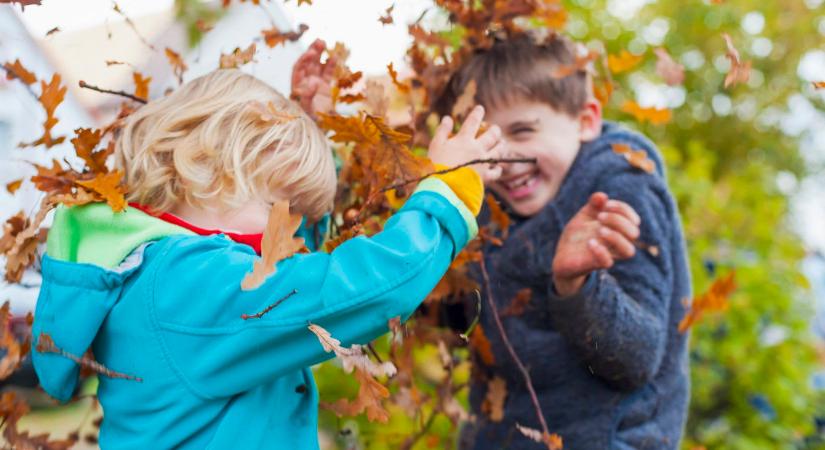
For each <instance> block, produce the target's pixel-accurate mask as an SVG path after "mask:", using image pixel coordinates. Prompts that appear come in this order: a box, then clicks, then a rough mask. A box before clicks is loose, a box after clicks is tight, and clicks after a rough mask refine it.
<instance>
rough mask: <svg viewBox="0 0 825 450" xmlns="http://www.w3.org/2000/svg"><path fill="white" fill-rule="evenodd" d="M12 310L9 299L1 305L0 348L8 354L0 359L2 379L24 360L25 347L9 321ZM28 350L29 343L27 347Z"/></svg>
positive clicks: (0, 375)
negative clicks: (16, 336)
mask: <svg viewBox="0 0 825 450" xmlns="http://www.w3.org/2000/svg"><path fill="white" fill-rule="evenodd" d="M10 320H11V312H10V311H9V302H8V300H7V301H6V302H5V303H3V306H2V307H0V348H3V349H5V352H6V355H5V356H3V358H2V359H0V380H5V379H6V378H8V377H9V375H11V374H12V373H14V371H15V370H17V368H18V367H20V363H21V362H22V357H23V347H21V346H20V343H19V342H17V339H15V338H14V334H13V333H12V330H11V325H10V323H9V321H10ZM25 349H26V350H28V345H26V347H25Z"/></svg>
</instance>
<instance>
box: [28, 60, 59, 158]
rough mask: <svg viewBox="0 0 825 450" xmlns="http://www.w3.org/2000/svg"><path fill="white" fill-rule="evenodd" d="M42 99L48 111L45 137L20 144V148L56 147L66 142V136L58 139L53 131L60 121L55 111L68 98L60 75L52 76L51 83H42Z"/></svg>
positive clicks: (44, 123) (44, 125) (42, 103)
mask: <svg viewBox="0 0 825 450" xmlns="http://www.w3.org/2000/svg"><path fill="white" fill-rule="evenodd" d="M40 88H41V89H40V92H41V94H40V97H38V100H39V101H40V104H41V105H43V109H45V110H46V121H45V122H43V136H42V137H40V138H39V139H38V140H36V141H34V142H30V143H24V144H20V147H36V146H38V145H41V144H42V145H45V146H46V148H51V147H54V146H55V145H58V144H61V143H62V142H63V141H64V140H66V137H65V136H60V137H58V138H53V137H52V134H51V132H52V129H53V128H54V126H55V125H57V122H58V119H57V117H55V116H54V111H55V110H56V109H57V107H58V106H59V105H60V103H62V102H63V99H64V98H65V96H66V87H65V86H63V87H60V75H59V74H54V75H52V79H51V81H50V82H49V83H48V84H47V83H46V82H45V81H43V80H41V81H40Z"/></svg>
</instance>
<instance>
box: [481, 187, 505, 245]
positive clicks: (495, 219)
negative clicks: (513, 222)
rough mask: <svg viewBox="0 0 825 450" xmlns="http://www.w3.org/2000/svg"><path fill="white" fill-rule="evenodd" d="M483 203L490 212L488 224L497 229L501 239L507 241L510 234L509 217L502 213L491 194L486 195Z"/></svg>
mask: <svg viewBox="0 0 825 450" xmlns="http://www.w3.org/2000/svg"><path fill="white" fill-rule="evenodd" d="M484 201H485V203H486V204H487V209H488V210H489V211H490V223H492V224H493V225H495V226H496V228H498V231H499V232H500V233H501V237H502V239H507V236H508V235H509V233H510V216H508V215H507V213H506V212H504V210H503V209H502V208H501V205H500V204H499V203H498V200H496V198H495V197H494V196H493V194H489V193H488V194H487V197H486V198H485V199H484Z"/></svg>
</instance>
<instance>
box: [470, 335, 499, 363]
mask: <svg viewBox="0 0 825 450" xmlns="http://www.w3.org/2000/svg"><path fill="white" fill-rule="evenodd" d="M470 348H471V349H473V351H475V353H476V354H477V355H478V356H479V357H480V358H481V362H483V363H484V365H486V366H492V365H494V364H495V363H496V358H495V356H493V349H492V347H491V346H490V340H489V339H487V335H486V334H484V328H483V327H482V326H481V325H476V327H475V328H474V329H473V332H472V333H470Z"/></svg>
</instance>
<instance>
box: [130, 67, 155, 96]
mask: <svg viewBox="0 0 825 450" xmlns="http://www.w3.org/2000/svg"><path fill="white" fill-rule="evenodd" d="M132 79H133V80H134V82H135V97H138V98H142V99H143V100H149V82H151V81H152V77H144V76H143V75H141V73H140V72H133V73H132Z"/></svg>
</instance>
